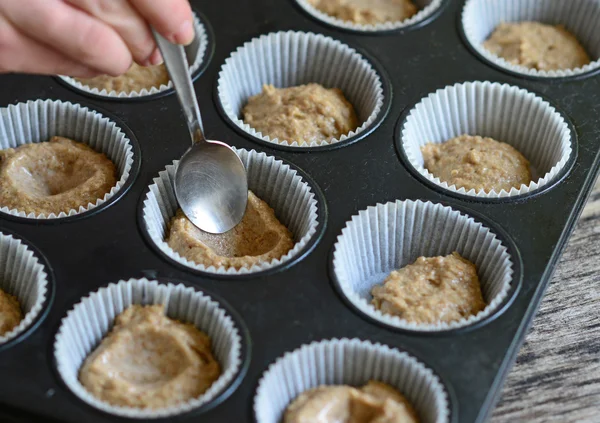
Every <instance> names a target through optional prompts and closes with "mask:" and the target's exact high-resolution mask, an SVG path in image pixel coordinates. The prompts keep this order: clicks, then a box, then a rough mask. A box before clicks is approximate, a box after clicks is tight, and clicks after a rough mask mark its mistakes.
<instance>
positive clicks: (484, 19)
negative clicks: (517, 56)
mask: <svg viewBox="0 0 600 423" xmlns="http://www.w3.org/2000/svg"><path fill="white" fill-rule="evenodd" d="M521 21H535V22H541V23H545V24H551V25H559V24H562V25H564V26H565V28H566V29H567V30H568V31H570V32H571V33H572V34H573V35H575V37H576V38H577V39H578V40H579V42H580V43H581V44H582V45H583V47H584V48H585V49H586V51H587V52H588V54H589V55H590V58H591V59H592V62H591V63H589V64H587V65H585V66H583V67H581V68H576V69H568V70H553V71H543V70H537V69H529V68H527V67H524V66H520V65H514V64H512V63H509V62H507V61H506V60H504V59H502V58H501V57H498V56H496V55H495V54H493V53H491V52H489V51H488V50H487V49H485V48H484V47H483V42H484V41H485V40H487V39H488V38H489V36H490V35H491V34H492V32H493V31H494V29H495V28H496V27H497V26H498V25H499V24H500V23H502V22H521ZM598 22H600V3H599V2H598V1H597V0H569V1H565V0H468V1H467V2H466V3H465V7H464V9H463V12H462V26H463V30H464V33H465V38H466V40H467V42H468V43H469V44H470V45H471V47H472V48H473V49H474V50H475V51H476V52H477V53H479V54H480V55H481V56H483V57H485V58H486V59H487V60H489V61H490V62H492V63H493V64H495V65H496V66H499V67H501V68H504V69H507V70H509V71H512V72H517V73H520V74H523V75H528V76H534V77H541V78H560V77H569V76H576V75H581V74H583V73H586V72H590V71H593V70H596V69H598V68H600V26H599V25H598Z"/></svg>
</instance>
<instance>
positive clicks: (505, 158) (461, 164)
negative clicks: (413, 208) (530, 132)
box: [421, 135, 531, 193]
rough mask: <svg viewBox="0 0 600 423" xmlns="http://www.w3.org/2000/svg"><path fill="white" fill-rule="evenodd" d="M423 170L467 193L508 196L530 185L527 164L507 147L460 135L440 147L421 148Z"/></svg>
mask: <svg viewBox="0 0 600 423" xmlns="http://www.w3.org/2000/svg"><path fill="white" fill-rule="evenodd" d="M421 152H422V153H423V160H424V162H425V163H424V165H425V168H426V169H427V170H428V171H429V172H431V173H432V174H433V175H434V176H436V177H438V178H439V179H440V181H442V182H446V183H448V185H449V186H452V185H455V186H456V188H461V187H462V188H464V189H465V190H466V191H469V190H471V189H474V190H475V191H477V192H479V191H482V190H483V191H485V192H490V191H492V190H494V191H496V192H497V193H499V192H500V191H502V190H505V191H506V192H510V190H511V188H513V187H514V188H517V189H519V188H520V187H521V185H523V184H525V185H529V183H530V182H531V172H530V171H529V162H528V161H527V159H526V158H525V157H523V155H522V154H521V153H519V152H518V151H517V150H516V149H515V148H514V147H512V146H511V145H509V144H506V143H503V142H498V141H495V140H493V139H491V138H483V137H480V136H470V135H461V136H460V137H457V138H453V139H451V140H449V141H446V142H445V143H442V144H427V145H425V146H423V147H421Z"/></svg>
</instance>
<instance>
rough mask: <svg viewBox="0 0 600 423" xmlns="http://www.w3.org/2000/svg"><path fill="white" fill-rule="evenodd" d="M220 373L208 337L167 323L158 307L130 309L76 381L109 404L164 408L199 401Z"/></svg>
mask: <svg viewBox="0 0 600 423" xmlns="http://www.w3.org/2000/svg"><path fill="white" fill-rule="evenodd" d="M220 373H221V370H220V366H219V363H217V361H216V360H215V358H214V357H213V355H212V352H211V346H210V338H209V337H208V336H207V335H206V334H204V333H203V332H201V331H199V330H198V329H197V328H196V327H195V326H194V325H192V324H189V323H181V322H178V321H176V320H172V319H169V318H168V317H166V316H165V315H164V306H162V305H153V306H146V307H144V306H140V305H133V306H131V307H129V308H127V309H126V310H125V311H123V313H121V314H120V315H118V316H117V318H116V319H115V326H114V327H113V329H112V330H111V331H110V333H109V334H108V335H107V336H106V337H105V338H104V339H103V340H102V342H101V343H100V346H99V347H98V348H96V350H95V351H94V352H92V353H91V354H90V355H89V356H88V357H87V358H86V360H85V362H84V363H83V366H82V367H81V369H80V372H79V380H80V381H81V383H82V384H83V386H84V387H85V388H86V389H87V390H88V391H89V392H90V393H91V394H92V395H94V396H95V397H96V398H98V399H99V400H102V401H106V402H108V403H109V404H112V405H116V406H124V407H137V408H164V407H168V406H172V405H175V404H178V403H181V402H185V401H188V400H190V399H193V398H197V397H199V396H200V395H202V394H203V393H204V392H205V391H206V390H207V389H208V388H209V387H210V386H211V385H212V384H213V382H214V381H215V380H217V379H218V377H219V375H220Z"/></svg>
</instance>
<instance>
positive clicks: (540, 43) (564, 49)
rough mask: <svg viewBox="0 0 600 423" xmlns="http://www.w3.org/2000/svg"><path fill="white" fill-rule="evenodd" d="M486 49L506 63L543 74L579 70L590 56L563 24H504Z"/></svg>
mask: <svg viewBox="0 0 600 423" xmlns="http://www.w3.org/2000/svg"><path fill="white" fill-rule="evenodd" d="M483 46H484V47H485V48H486V49H488V50H489V51H490V52H492V53H493V54H495V55H496V56H499V57H502V58H503V59H505V60H506V61H507V62H509V63H512V64H515V65H521V66H525V67H527V68H530V69H538V70H543V71H550V70H564V69H575V68H580V67H582V66H584V65H587V64H588V63H590V57H589V56H588V54H587V52H586V51H585V49H584V48H583V47H582V46H581V44H580V43H579V41H577V38H575V36H574V35H573V34H571V33H570V32H569V31H567V30H566V29H565V28H564V27H563V26H562V25H545V24H542V23H539V22H517V23H501V24H500V25H498V26H497V27H496V29H495V30H494V32H492V35H491V36H490V38H488V40H487V41H486V42H485V43H483Z"/></svg>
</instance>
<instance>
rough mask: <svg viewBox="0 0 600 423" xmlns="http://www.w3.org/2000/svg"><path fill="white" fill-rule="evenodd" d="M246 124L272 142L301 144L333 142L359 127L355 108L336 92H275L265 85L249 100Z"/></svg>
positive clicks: (305, 88)
mask: <svg viewBox="0 0 600 423" xmlns="http://www.w3.org/2000/svg"><path fill="white" fill-rule="evenodd" d="M243 115H244V122H246V123H247V124H248V125H250V126H251V127H252V128H254V129H255V130H256V131H258V132H261V133H262V134H263V135H264V136H269V137H270V138H271V139H272V140H273V139H275V138H277V139H278V140H279V141H288V142H290V143H291V142H293V141H297V142H298V143H299V144H303V143H305V142H306V143H311V142H313V141H316V142H321V141H331V140H333V139H337V138H339V137H341V136H342V135H346V134H348V133H349V132H350V131H353V130H355V129H356V128H357V127H358V119H357V118H356V113H355V112H354V108H353V107H352V104H350V103H349V102H348V100H346V98H345V97H344V94H343V93H342V91H340V90H339V89H337V88H332V89H327V88H324V87H322V86H321V85H319V84H308V85H299V86H297V87H291V88H275V87H273V86H272V85H264V86H263V91H262V93H261V94H258V95H255V96H253V97H250V99H249V100H248V104H246V106H245V107H244V110H243Z"/></svg>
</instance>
